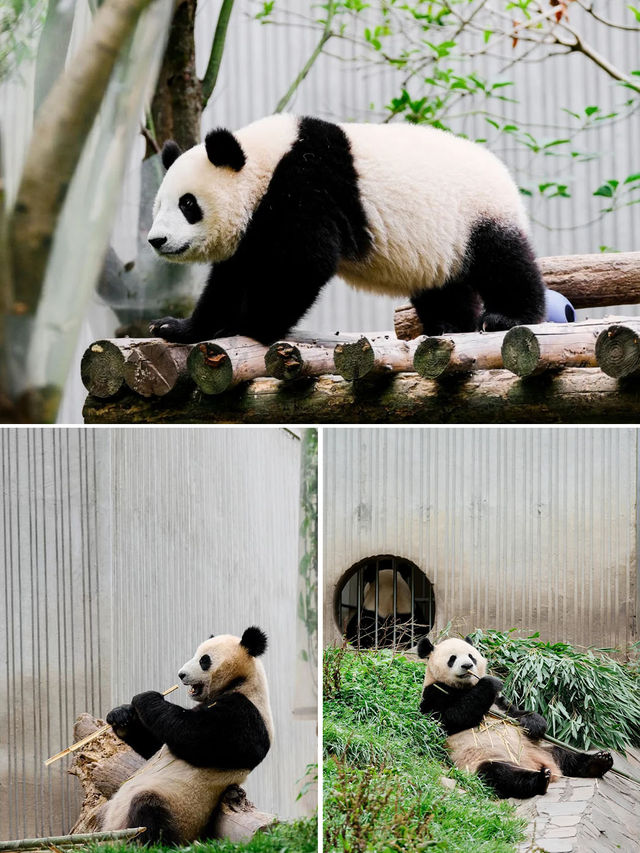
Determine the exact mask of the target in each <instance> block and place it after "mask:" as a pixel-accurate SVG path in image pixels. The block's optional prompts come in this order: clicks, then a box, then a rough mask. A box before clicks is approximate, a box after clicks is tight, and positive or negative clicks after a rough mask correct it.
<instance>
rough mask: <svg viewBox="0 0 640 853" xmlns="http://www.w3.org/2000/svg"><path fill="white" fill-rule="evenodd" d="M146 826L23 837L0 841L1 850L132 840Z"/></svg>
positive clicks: (46, 848)
mask: <svg viewBox="0 0 640 853" xmlns="http://www.w3.org/2000/svg"><path fill="white" fill-rule="evenodd" d="M145 828H146V827H144V826H138V827H133V828H131V827H130V828H129V829H114V830H113V831H112V832H88V833H86V834H84V835H58V836H52V837H46V836H45V837H43V838H22V839H19V840H16V841H2V842H0V850H50V849H52V848H55V847H66V848H68V847H76V846H79V845H81V844H97V843H100V842H103V841H122V840H131V839H133V838H136V837H137V836H138V835H140V833H141V832H144V831H145Z"/></svg>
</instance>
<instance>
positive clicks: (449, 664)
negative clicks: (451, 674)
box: [447, 655, 457, 667]
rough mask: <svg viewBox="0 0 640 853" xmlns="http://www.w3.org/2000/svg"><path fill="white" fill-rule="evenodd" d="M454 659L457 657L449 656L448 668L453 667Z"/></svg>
mask: <svg viewBox="0 0 640 853" xmlns="http://www.w3.org/2000/svg"><path fill="white" fill-rule="evenodd" d="M456 657H457V655H451V657H450V658H449V660H448V661H447V666H448V667H452V666H453V665H454V663H455V662H456Z"/></svg>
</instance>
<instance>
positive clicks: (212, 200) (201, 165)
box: [149, 115, 545, 344]
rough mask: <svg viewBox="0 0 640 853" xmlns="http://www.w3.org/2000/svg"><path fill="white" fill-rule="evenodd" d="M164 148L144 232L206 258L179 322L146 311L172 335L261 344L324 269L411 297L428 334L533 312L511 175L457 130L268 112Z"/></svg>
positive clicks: (306, 299)
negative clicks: (241, 338) (189, 143)
mask: <svg viewBox="0 0 640 853" xmlns="http://www.w3.org/2000/svg"><path fill="white" fill-rule="evenodd" d="M162 160H163V163H164V166H165V168H166V169H168V172H167V174H166V176H165V178H164V181H163V182H162V185H161V186H160V189H159V191H158V194H157V197H156V201H155V205H154V221H153V225H152V227H151V230H150V232H149V242H150V243H151V245H152V246H153V247H154V249H155V250H156V251H157V252H158V254H159V255H161V256H162V257H164V258H166V259H167V260H170V261H204V262H209V263H213V268H212V270H211V273H210V275H209V280H208V283H207V286H206V288H205V290H204V292H203V294H202V296H201V297H200V301H199V302H198V304H197V306H196V308H195V311H194V312H193V315H192V316H191V317H190V318H189V319H187V320H177V319H175V318H172V317H164V318H163V319H161V320H156V321H154V322H153V323H152V324H151V327H150V328H151V331H152V332H154V333H155V334H157V335H159V336H160V337H162V338H165V339H166V340H168V341H175V342H183V343H193V342H196V341H200V340H206V339H209V338H215V337H222V336H227V335H234V334H242V335H248V336H249V337H252V338H254V339H256V340H258V341H261V342H262V343H265V344H266V343H272V342H273V341H274V340H276V339H278V338H281V337H284V336H285V335H286V334H287V332H289V330H290V329H291V328H292V326H294V325H295V324H296V323H297V322H298V321H299V320H300V319H301V318H302V316H303V315H304V314H305V313H306V312H307V311H308V309H309V308H310V307H311V306H312V305H313V303H314V302H315V300H316V298H317V297H318V294H319V293H320V291H321V290H322V288H323V287H324V285H325V284H326V283H327V282H328V281H329V279H330V278H331V277H332V276H334V275H336V274H338V275H340V276H342V277H343V278H344V279H345V280H346V281H347V283H348V284H350V285H352V286H354V287H357V288H363V289H366V290H372V291H374V292H376V293H384V294H387V295H390V296H397V297H401V296H405V297H406V296H408V297H410V298H411V301H412V303H413V305H414V306H415V308H416V310H417V312H418V315H419V317H420V320H421V321H422V324H423V326H424V331H425V333H426V334H429V335H436V334H442V333H443V332H454V331H460V332H466V331H473V330H475V329H478V328H483V329H485V330H487V331H492V330H498V329H509V328H511V327H512V326H515V325H520V324H523V323H538V322H540V320H542V318H543V316H544V311H545V297H544V287H543V284H542V279H541V277H540V273H539V271H538V267H537V266H536V263H535V260H534V255H533V252H532V249H531V247H530V245H529V240H528V237H527V231H528V224H527V217H526V213H525V210H524V207H523V204H522V200H521V197H520V195H519V193H518V188H517V187H516V185H515V183H514V182H513V180H512V178H511V176H510V175H509V172H508V171H507V169H506V167H505V166H504V165H503V164H502V163H501V162H500V161H499V160H498V159H497V158H496V157H495V156H494V155H493V154H491V153H490V152H489V151H487V150H486V149H485V148H482V147H481V146H480V145H477V144H475V143H473V142H470V141H468V140H466V139H461V138H459V137H456V136H453V135H452V134H451V133H447V132H445V131H442V130H436V129H434V128H425V127H414V126H411V125H406V124H405V125H369V124H342V125H338V124H333V123H331V122H327V121H322V120H320V119H316V118H309V117H304V118H297V117H294V116H291V115H275V116H269V117H267V118H264V119H261V120H260V121H257V122H255V123H254V124H251V125H249V126H248V127H245V128H243V129H242V130H239V131H238V132H237V133H235V134H233V133H231V132H230V131H228V130H223V129H219V130H214V131H212V132H211V133H209V134H207V137H206V139H205V142H204V144H203V145H196V146H195V147H194V148H191V149H190V150H189V151H187V152H185V153H184V154H181V152H180V149H179V148H178V146H177V145H176V143H175V142H168V143H166V144H165V146H164V148H163V151H162Z"/></svg>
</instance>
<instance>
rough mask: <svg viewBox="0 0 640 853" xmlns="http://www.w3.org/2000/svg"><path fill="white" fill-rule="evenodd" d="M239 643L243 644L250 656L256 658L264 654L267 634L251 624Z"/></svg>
mask: <svg viewBox="0 0 640 853" xmlns="http://www.w3.org/2000/svg"><path fill="white" fill-rule="evenodd" d="M240 645H241V646H244V648H245V649H246V650H247V651H248V652H249V654H250V655H251V657H254V658H257V657H259V656H260V655H261V654H264V652H265V650H266V648H267V635H266V634H265V633H264V632H263V631H261V630H260V628H256V626H255V625H253V626H252V627H251V628H247V630H246V631H245V632H244V634H243V635H242V639H241V640H240Z"/></svg>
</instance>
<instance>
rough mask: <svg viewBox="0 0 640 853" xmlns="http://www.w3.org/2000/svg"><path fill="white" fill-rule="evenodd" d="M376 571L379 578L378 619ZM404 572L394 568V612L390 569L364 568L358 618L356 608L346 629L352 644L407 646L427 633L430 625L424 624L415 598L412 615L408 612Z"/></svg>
mask: <svg viewBox="0 0 640 853" xmlns="http://www.w3.org/2000/svg"><path fill="white" fill-rule="evenodd" d="M376 574H377V581H378V601H377V614H378V618H377V619H376ZM405 574H406V572H403V570H402V569H398V570H397V571H396V600H395V612H394V607H393V604H394V602H393V569H380V570H379V571H377V573H376V569H370V570H366V571H365V573H364V577H363V581H364V589H363V596H362V607H361V608H360V618H358V612H357V611H356V612H355V613H354V614H353V615H352V617H351V618H350V619H349V621H348V622H347V626H346V628H345V637H346V638H347V640H348V641H349V642H350V643H351V644H352V645H354V646H357V647H358V648H360V649H371V648H408V647H409V646H411V645H413V643H414V642H415V641H416V640H417V639H418V637H421V636H422V635H423V634H427V633H428V632H429V630H430V628H431V625H427V624H426V622H425V615H424V610H423V608H422V607H421V606H420V604H418V603H417V602H415V601H414V605H413V617H412V615H411V589H410V587H409V584H408V583H407V579H406V578H405ZM376 623H377V624H376ZM376 627H377V642H376ZM412 628H413V632H412ZM394 629H395V643H394Z"/></svg>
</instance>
